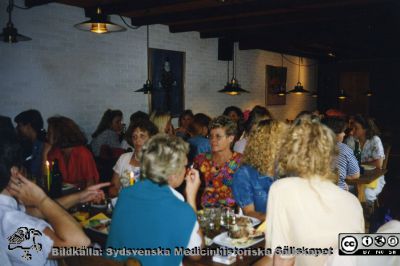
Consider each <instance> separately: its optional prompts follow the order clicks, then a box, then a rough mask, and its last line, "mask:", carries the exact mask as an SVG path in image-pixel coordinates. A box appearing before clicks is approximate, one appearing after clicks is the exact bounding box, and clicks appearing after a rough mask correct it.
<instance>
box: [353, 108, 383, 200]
mask: <svg viewBox="0 0 400 266" xmlns="http://www.w3.org/2000/svg"><path fill="white" fill-rule="evenodd" d="M353 127H354V133H353V134H354V138H348V139H347V140H346V141H347V144H348V145H349V146H350V147H351V148H352V149H353V150H355V149H357V148H358V149H360V151H361V163H362V164H368V165H372V166H375V167H376V168H382V166H383V160H384V159H385V152H384V149H383V144H382V141H381V139H380V138H379V136H378V135H379V130H378V128H377V126H376V125H375V123H374V121H373V120H372V119H370V118H365V117H363V116H361V115H356V116H355V117H354V121H353ZM384 185H385V177H384V176H381V177H380V178H379V179H377V181H376V182H372V183H371V184H369V185H367V187H366V189H365V198H366V200H367V202H370V203H371V202H373V201H374V200H376V197H377V196H378V194H379V193H380V192H381V191H382V189H383V186H384Z"/></svg>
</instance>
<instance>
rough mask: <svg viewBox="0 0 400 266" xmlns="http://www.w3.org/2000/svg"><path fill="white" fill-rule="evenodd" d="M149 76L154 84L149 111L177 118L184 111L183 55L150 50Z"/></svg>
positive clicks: (174, 52)
mask: <svg viewBox="0 0 400 266" xmlns="http://www.w3.org/2000/svg"><path fill="white" fill-rule="evenodd" d="M149 54H150V59H149V60H150V68H151V71H150V74H151V81H152V83H153V84H154V90H153V91H152V93H151V110H150V111H154V110H157V111H160V112H169V113H170V114H171V115H172V116H173V117H178V116H179V115H180V114H181V113H182V112H183V110H184V93H183V84H184V78H183V76H184V62H185V61H184V60H185V53H183V52H178V51H170V50H162V49H154V48H150V50H149Z"/></svg>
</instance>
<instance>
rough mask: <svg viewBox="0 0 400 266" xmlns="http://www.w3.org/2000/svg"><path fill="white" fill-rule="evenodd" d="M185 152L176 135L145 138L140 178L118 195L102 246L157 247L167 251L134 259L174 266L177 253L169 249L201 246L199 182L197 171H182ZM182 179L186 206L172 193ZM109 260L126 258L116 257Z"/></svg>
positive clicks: (183, 143) (177, 261)
mask: <svg viewBox="0 0 400 266" xmlns="http://www.w3.org/2000/svg"><path fill="white" fill-rule="evenodd" d="M188 150H189V147H188V144H187V143H186V142H185V141H184V140H182V139H181V138H179V137H175V136H170V135H166V134H157V135H155V136H153V137H152V138H150V139H149V140H148V142H147V143H146V144H145V145H144V146H143V148H142V151H141V155H140V165H141V178H140V180H139V181H138V182H136V183H135V184H134V185H133V186H130V187H127V188H125V189H124V190H122V191H121V192H120V194H119V198H118V202H117V205H116V206H115V209H114V212H113V219H112V223H111V229H110V234H109V236H108V239H107V247H112V248H116V249H118V248H124V247H129V248H133V249H140V248H143V247H146V248H148V249H154V250H157V249H159V247H162V248H163V249H164V250H167V249H169V250H170V252H171V253H168V254H167V253H164V256H163V255H160V256H155V255H152V256H145V255H143V254H142V255H136V256H134V257H135V258H136V259H138V260H140V262H141V263H142V265H179V264H181V263H182V259H183V255H179V254H174V249H175V247H185V248H189V249H192V248H195V247H201V246H202V243H203V240H202V238H203V237H202V233H201V230H200V228H199V224H198V222H197V218H196V195H197V191H198V189H199V186H200V178H199V173H198V171H197V170H195V169H191V168H190V169H186V165H187V158H186V156H187V153H188ZM183 180H186V189H185V192H186V201H187V203H186V202H184V198H183V196H182V195H181V194H179V192H177V191H176V190H175V188H177V187H178V186H180V185H181V184H182V182H183ZM165 252H168V251H165ZM157 254H158V253H157ZM195 258H198V257H195ZM112 259H116V260H126V259H127V258H126V257H124V256H123V255H119V256H117V257H116V258H115V257H112Z"/></svg>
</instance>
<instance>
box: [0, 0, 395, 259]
mask: <svg viewBox="0 0 400 266" xmlns="http://www.w3.org/2000/svg"><path fill="white" fill-rule="evenodd" d="M399 15H400V1H398V0H280V1H272V0H146V1H129V0H102V1H96V0H58V1H52V0H2V1H0V26H1V28H2V29H3V31H2V32H1V34H0V41H1V43H0V58H1V64H0V79H1V83H0V103H1V104H0V115H1V116H6V117H10V118H11V120H13V121H14V124H13V125H14V126H17V121H15V119H14V118H15V117H16V116H17V115H18V114H19V113H21V112H22V111H25V110H29V109H36V110H39V111H40V113H41V115H42V117H43V120H44V126H43V128H44V129H47V125H48V122H49V121H48V120H47V119H48V118H50V117H54V116H65V117H68V118H71V119H72V120H73V121H74V122H75V123H76V124H77V125H78V126H79V128H80V129H81V130H82V132H83V133H84V135H85V136H86V138H87V140H88V143H90V141H91V135H92V133H93V132H95V130H96V128H98V127H97V126H98V123H99V121H100V118H101V116H102V114H103V113H104V111H105V110H108V109H111V110H120V111H121V112H122V113H123V118H122V121H121V123H122V124H123V126H124V130H126V129H127V128H128V126H129V123H130V120H129V117H130V115H131V114H133V113H135V112H137V111H142V112H144V113H147V114H149V115H150V114H151V113H152V112H153V111H162V112H168V113H169V115H170V117H172V120H171V123H172V126H173V127H174V128H179V127H180V120H179V117H180V115H181V114H182V113H183V112H184V110H187V109H190V110H191V111H193V114H197V113H204V114H206V115H207V116H209V117H210V118H215V117H218V116H220V115H222V113H223V112H224V110H225V108H226V107H228V106H236V107H239V108H240V109H241V111H243V113H244V114H247V115H248V114H249V113H250V112H251V110H252V109H253V107H255V106H262V107H266V108H267V109H268V111H269V112H270V114H271V117H273V118H274V119H276V120H279V121H284V122H285V123H289V124H290V123H291V124H293V123H295V122H293V121H296V117H297V116H298V114H299V113H301V112H302V111H309V112H310V113H314V114H316V112H318V113H317V114H318V115H327V116H329V112H331V113H332V112H333V113H335V114H339V115H340V116H342V117H347V118H348V117H352V116H355V115H357V114H361V115H362V116H364V117H369V118H372V119H373V120H374V122H375V124H376V125H377V127H378V128H379V130H380V135H379V137H380V139H381V140H382V144H383V148H384V150H385V152H384V153H385V154H384V156H385V160H386V161H384V162H383V165H384V169H382V170H384V172H379V173H380V174H379V175H378V176H381V174H384V175H385V178H386V182H389V181H390V180H398V179H399V178H400V140H399V139H397V138H396V136H399V134H400V116H399V114H400V104H399V103H398V98H397V97H400V93H399V90H400V88H398V89H396V87H398V86H399V85H398V84H400V82H399V80H398V78H399V76H398V74H399V73H398V72H399V69H400V68H399V65H400V56H399V55H397V52H398V49H399V47H400V38H398V36H399V34H400V20H399ZM165 88H169V90H168V89H167V90H165ZM193 114H192V115H193ZM335 133H336V132H335ZM239 137H240V136H239ZM210 139H211V136H210ZM210 141H211V140H210ZM119 155H120V153H119ZM96 163H98V161H96ZM107 163H109V162H105V163H104V164H102V163H100V167H102V166H104V168H107V167H108V168H107V169H102V170H101V169H98V171H99V174H100V181H110V180H111V176H112V167H113V165H114V163H115V161H113V165H108V166H105V165H106V164H107ZM195 165H196V163H195ZM97 166H98V167H99V164H97ZM192 166H193V165H192ZM47 167H48V166H47ZM195 168H196V167H195ZM216 169H217V170H218V167H217V168H216ZM47 170H48V171H49V172H48V173H49V175H50V170H49V169H47ZM47 170H46V171H47ZM107 171H111V172H110V173H111V174H109V175H108V179H107V178H103V176H102V175H105V173H108V172H107ZM114 171H115V169H114ZM189 171H190V170H189ZM61 172H62V171H61ZM200 177H201V175H200ZM375 179H376V178H375ZM375 179H373V180H375ZM371 180H372V179H371ZM349 184H350V185H351V184H352V185H353V186H354V187H357V186H358V189H361V190H362V191H364V189H365V187H364V186H368V183H365V184H362V185H360V184H359V183H352V182H349ZM132 185H133V183H132ZM45 187H46V185H45ZM48 190H50V181H48ZM178 191H179V189H178ZM355 196H356V197H358V198H359V199H360V201H361V202H362V200H361V198H360V193H359V194H357V193H355ZM361 197H365V195H363V196H361ZM364 201H365V198H364ZM0 203H1V201H0ZM398 204H400V202H399V203H398ZM268 206H269V205H268ZM362 206H363V208H364V215H365V212H368V211H371V210H370V209H368V208H372V212H374V211H375V210H377V209H379V204H377V203H374V204H373V205H372V206H366V205H363V204H362ZM366 209H368V210H366ZM75 210H76V209H75ZM264 213H265V211H264ZM91 214H92V213H91ZM106 214H107V213H106ZM219 215H221V214H219ZM264 217H265V215H264ZM267 217H268V216H267ZM368 217H372V214H371V213H369V216H368ZM368 217H366V219H365V226H366V230H367V231H368V230H369V229H370V226H372V225H371V220H370V219H369V218H368ZM221 219H222V218H221ZM264 219H265V218H264ZM267 226H268V221H267ZM267 230H268V229H267ZM85 232H86V234H88V236H89V238H90V240H91V241H92V242H97V243H98V244H99V246H102V247H104V245H105V241H106V238H105V237H104V235H102V234H101V233H98V232H95V233H93V232H89V233H88V232H87V230H85ZM267 232H268V231H267ZM265 238H266V239H267V238H268V235H265ZM109 241H110V240H109ZM267 242H268V240H267ZM257 243H258V244H256V247H259V246H260V243H259V242H257ZM262 244H265V243H264V241H263V242H262ZM267 245H268V243H267ZM263 247H264V246H263ZM259 258H260V256H258V257H257V258H248V257H246V256H245V257H244V258H243V257H242V256H237V259H236V258H235V261H236V262H234V264H232V265H250V264H251V265H252V264H253V263H260V264H257V265H269V264H262V263H263V262H261V260H259ZM86 259H88V261H84V260H83V258H80V259H76V258H72V259H71V260H70V261H69V262H68V261H67V260H65V261H63V262H59V265H62V264H61V263H64V265H80V264H79V263H81V264H82V265H89V264H91V265H100V264H101V265H114V264H105V263H111V262H106V261H105V259H104V261H103V259H102V258H86ZM97 259H100V261H96V260H97ZM225 259H226V258H225ZM226 260H227V259H226ZM139 261H140V259H139ZM129 263H133V264H129ZM129 263H128V262H127V264H126V265H140V264H135V263H139V262H138V261H130V262H129ZM183 263H184V265H221V264H217V263H216V262H212V258H211V256H208V257H207V258H202V259H200V260H199V261H197V262H193V261H191V260H188V259H186V258H185V259H184V260H183ZM196 263H197V264H196ZM265 263H272V262H265ZM297 263H298V264H297V265H322V264H319V262H315V264H307V261H305V262H304V261H299V262H297ZM0 264H1V263H0ZM142 264H143V265H147V264H146V263H143V262H142ZM225 264H227V263H225ZM10 265H13V263H11V264H10ZM38 265H39V264H38ZM46 265H47V264H46ZM121 265H122V264H121ZM149 265H150V264H149ZM154 265H155V264H154ZM168 265H174V264H168ZM271 265H272V264H271ZM276 265H280V264H279V263H277V264H276ZM331 265H340V264H331ZM365 265H367V264H365ZM368 265H373V264H368ZM392 265H396V264H392Z"/></svg>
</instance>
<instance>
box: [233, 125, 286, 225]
mask: <svg viewBox="0 0 400 266" xmlns="http://www.w3.org/2000/svg"><path fill="white" fill-rule="evenodd" d="M288 127H289V126H288V125H287V124H286V123H284V122H279V121H276V120H263V121H261V122H259V123H258V125H257V127H256V128H255V129H254V130H253V131H252V132H251V133H250V136H249V139H248V142H247V145H246V149H245V150H244V154H243V161H242V162H243V163H242V165H241V166H240V167H239V169H238V170H237V171H236V173H235V174H234V177H233V187H232V189H233V195H234V197H235V200H236V202H237V204H238V205H239V206H240V207H241V208H242V210H243V213H244V214H245V215H248V216H252V217H255V218H258V219H260V220H262V221H263V220H265V213H266V208H267V200H268V191H269V187H270V186H271V184H272V182H273V180H274V176H275V174H274V172H275V171H274V168H275V161H276V158H277V156H278V152H279V149H280V146H281V144H282V141H283V139H284V136H285V134H286V131H287V129H288Z"/></svg>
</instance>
